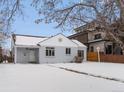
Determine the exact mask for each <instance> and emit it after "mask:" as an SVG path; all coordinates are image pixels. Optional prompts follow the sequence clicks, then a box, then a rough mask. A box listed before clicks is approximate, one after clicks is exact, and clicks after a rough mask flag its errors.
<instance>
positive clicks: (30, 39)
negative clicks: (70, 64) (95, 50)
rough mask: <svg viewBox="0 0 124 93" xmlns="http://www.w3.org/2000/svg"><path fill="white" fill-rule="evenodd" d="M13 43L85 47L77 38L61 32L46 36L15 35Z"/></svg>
mask: <svg viewBox="0 0 124 93" xmlns="http://www.w3.org/2000/svg"><path fill="white" fill-rule="evenodd" d="M15 45H21V46H37V45H40V46H61V47H86V46H85V45H83V44H82V43H80V42H79V41H77V40H70V39H68V38H67V37H66V36H64V35H63V34H61V33H60V34H57V35H55V36H52V37H49V38H46V37H40V36H38V37H37V36H29V35H17V34H16V35H15Z"/></svg>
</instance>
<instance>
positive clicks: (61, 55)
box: [39, 47, 77, 63]
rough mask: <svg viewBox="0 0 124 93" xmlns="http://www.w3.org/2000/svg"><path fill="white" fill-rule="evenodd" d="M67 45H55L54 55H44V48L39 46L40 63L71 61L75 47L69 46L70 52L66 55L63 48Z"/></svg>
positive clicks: (75, 50)
mask: <svg viewBox="0 0 124 93" xmlns="http://www.w3.org/2000/svg"><path fill="white" fill-rule="evenodd" d="M66 48H69V47H55V56H54V57H46V48H45V47H41V48H40V52H39V53H40V56H39V58H40V59H39V60H40V63H62V62H70V61H73V59H74V57H75V56H76V55H77V48H74V47H72V48H71V54H70V55H66V53H65V50H66Z"/></svg>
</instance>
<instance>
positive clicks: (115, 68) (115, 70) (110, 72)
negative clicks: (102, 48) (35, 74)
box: [52, 62, 124, 82]
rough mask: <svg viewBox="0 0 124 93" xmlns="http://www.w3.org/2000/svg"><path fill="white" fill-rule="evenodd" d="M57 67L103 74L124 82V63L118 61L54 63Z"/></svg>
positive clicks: (96, 74) (98, 74)
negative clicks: (117, 62)
mask: <svg viewBox="0 0 124 93" xmlns="http://www.w3.org/2000/svg"><path fill="white" fill-rule="evenodd" d="M52 65H53V66H56V67H62V68H67V69H70V70H74V71H79V72H84V73H89V74H92V75H95V76H102V77H108V78H113V79H117V80H120V81H123V82H124V64H116V63H102V62H100V63H98V62H96V63H95V62H84V63H79V64H77V63H67V64H62V63H61V64H52Z"/></svg>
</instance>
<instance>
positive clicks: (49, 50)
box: [46, 47, 55, 56]
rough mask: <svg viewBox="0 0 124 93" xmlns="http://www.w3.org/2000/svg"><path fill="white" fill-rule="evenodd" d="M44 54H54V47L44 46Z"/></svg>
mask: <svg viewBox="0 0 124 93" xmlns="http://www.w3.org/2000/svg"><path fill="white" fill-rule="evenodd" d="M46 56H55V48H54V47H46Z"/></svg>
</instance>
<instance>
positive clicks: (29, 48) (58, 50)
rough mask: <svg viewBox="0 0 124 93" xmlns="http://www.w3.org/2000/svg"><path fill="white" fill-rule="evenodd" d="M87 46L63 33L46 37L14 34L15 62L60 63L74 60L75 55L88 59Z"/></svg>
mask: <svg viewBox="0 0 124 93" xmlns="http://www.w3.org/2000/svg"><path fill="white" fill-rule="evenodd" d="M86 52H87V47H86V46H85V45H83V44H82V43H80V42H79V41H77V40H70V39H68V38H67V37H65V36H64V35H62V34H57V35H55V36H52V37H49V38H46V37H39V36H29V35H18V34H14V35H13V36H12V53H13V56H14V63H32V62H35V63H40V64H42V63H59V62H61V63H62V62H73V61H74V58H75V56H77V55H79V56H82V57H83V61H86V60H87V54H86Z"/></svg>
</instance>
